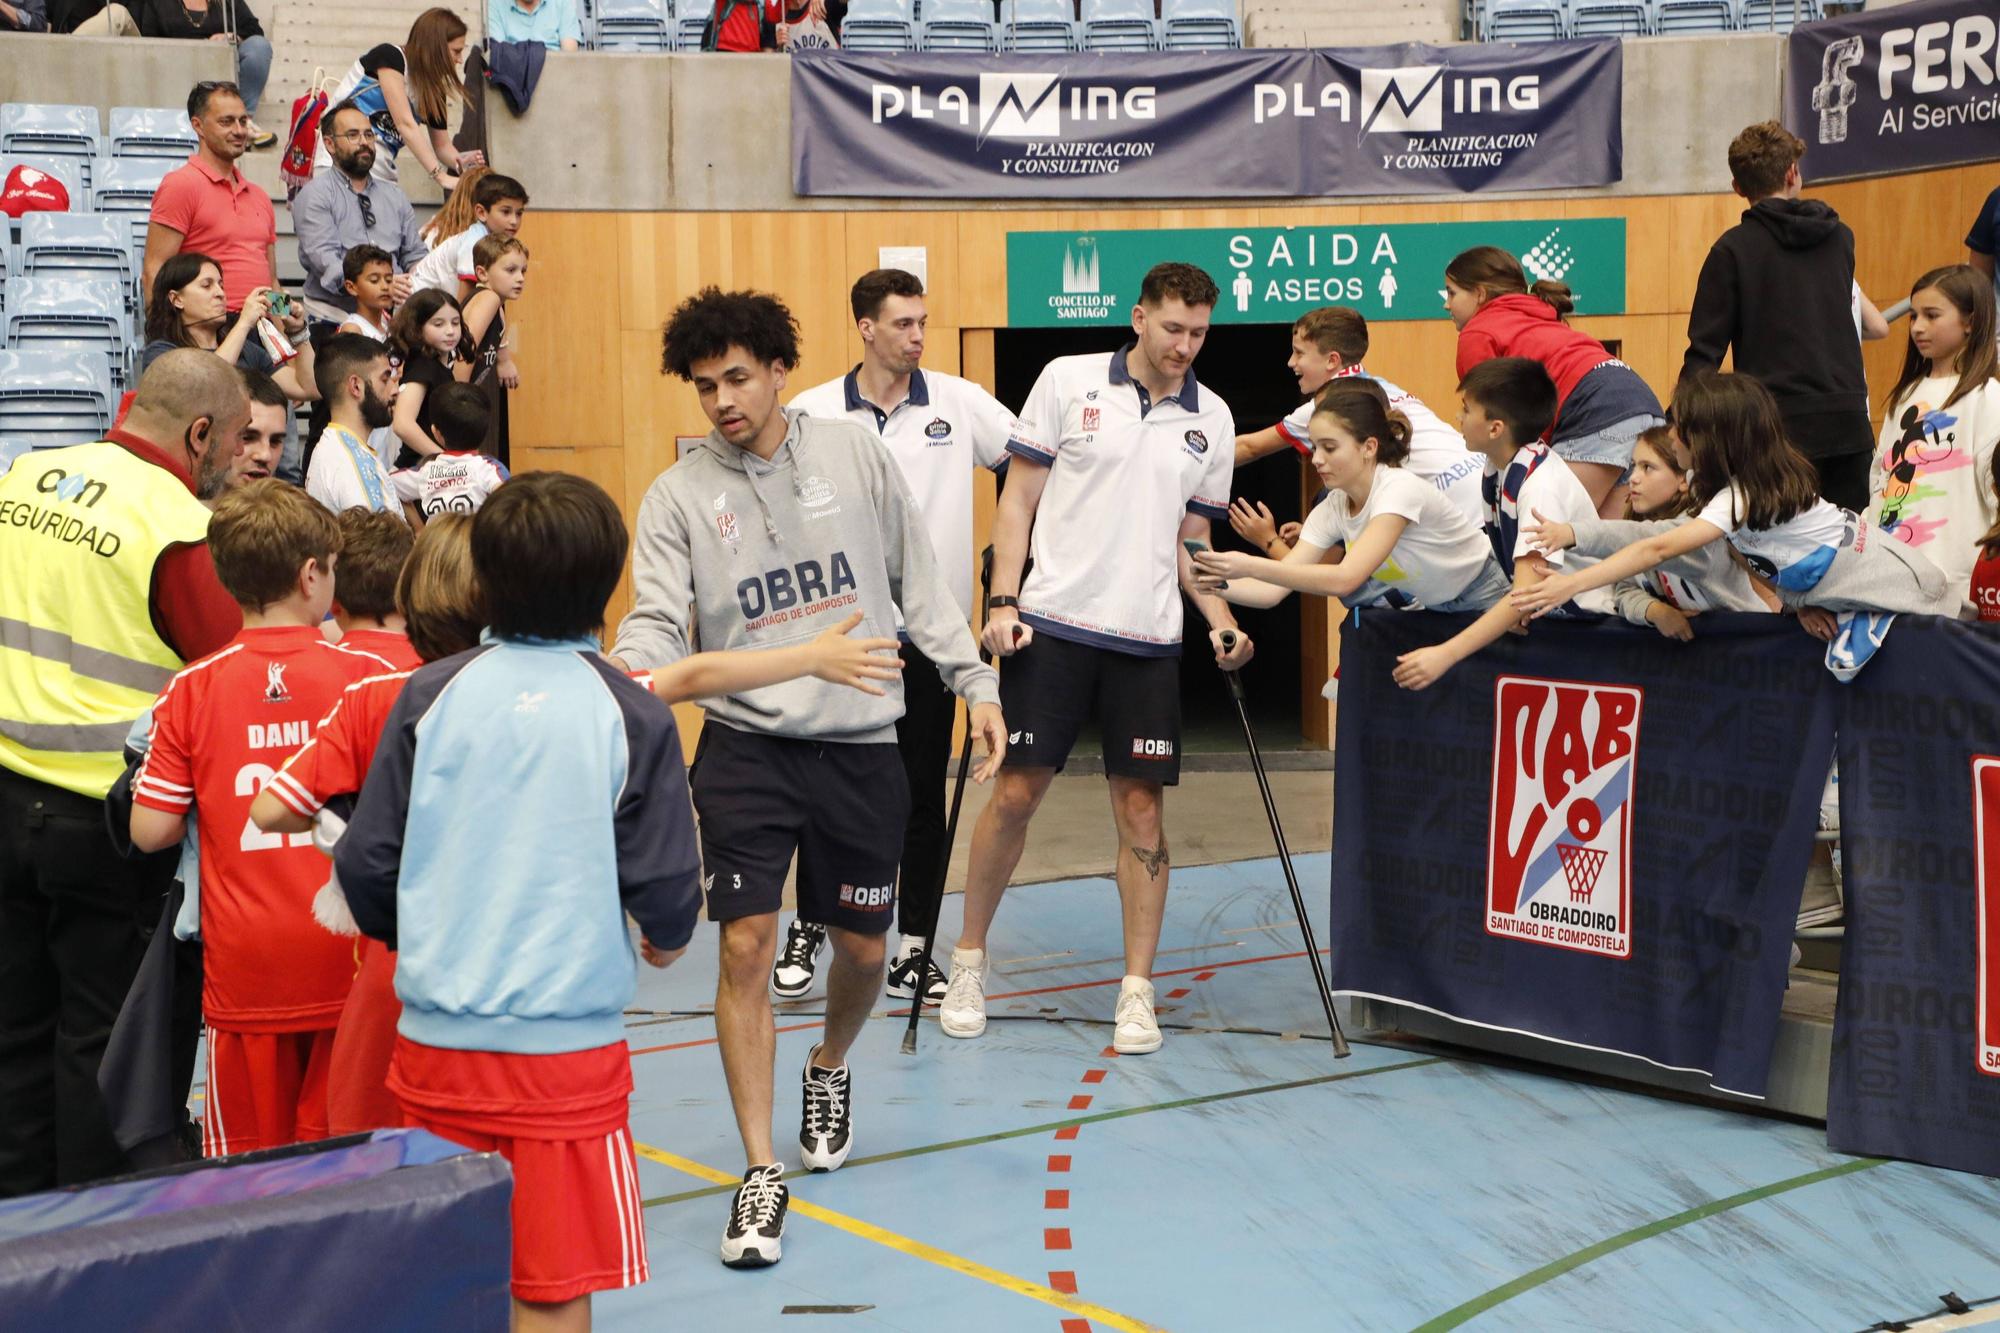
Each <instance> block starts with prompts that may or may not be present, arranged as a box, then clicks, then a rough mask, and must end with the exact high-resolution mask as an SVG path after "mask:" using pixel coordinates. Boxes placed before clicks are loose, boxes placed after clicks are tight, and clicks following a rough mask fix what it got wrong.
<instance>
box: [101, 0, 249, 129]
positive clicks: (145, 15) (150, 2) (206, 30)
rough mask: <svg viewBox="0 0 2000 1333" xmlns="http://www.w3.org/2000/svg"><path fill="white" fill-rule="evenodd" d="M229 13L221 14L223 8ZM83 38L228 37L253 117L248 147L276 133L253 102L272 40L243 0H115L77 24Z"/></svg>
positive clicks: (245, 105) (246, 105) (218, 39)
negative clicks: (258, 117)
mask: <svg viewBox="0 0 2000 1333" xmlns="http://www.w3.org/2000/svg"><path fill="white" fill-rule="evenodd" d="M225 10H227V11H228V12H227V13H225V12H224V11H225ZM76 31H77V32H78V33H79V34H81V35H82V36H85V37H180V38H184V39H187V40H191V41H210V42H232V43H234V44H235V47H236V86H237V87H238V88H239V89H241V90H242V93H243V109H244V110H246V111H248V112H249V113H250V115H251V117H252V120H251V122H250V146H251V147H252V148H269V147H270V146H271V145H272V144H274V143H276V142H277V141H278V136H277V135H276V134H274V133H272V132H271V131H270V130H267V129H265V128H263V127H262V126H260V125H259V124H257V122H256V120H255V116H256V115H257V103H258V101H259V100H260V99H262V97H263V96H264V84H265V83H266V81H268V80H269V79H270V77H271V39H270V38H268V37H266V36H265V35H264V25H263V24H261V23H259V22H258V21H257V16H256V15H255V14H252V13H251V12H250V6H248V5H246V4H244V3H243V0H118V3H116V4H110V5H106V6H104V9H103V10H102V12H100V13H97V14H93V15H91V16H90V17H89V18H87V19H84V20H83V21H82V22H80V23H78V24H77V25H76Z"/></svg>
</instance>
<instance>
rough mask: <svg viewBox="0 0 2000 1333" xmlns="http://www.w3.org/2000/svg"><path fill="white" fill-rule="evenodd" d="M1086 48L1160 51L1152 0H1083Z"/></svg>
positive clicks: (1095, 49)
mask: <svg viewBox="0 0 2000 1333" xmlns="http://www.w3.org/2000/svg"><path fill="white" fill-rule="evenodd" d="M1082 27H1083V49H1084V50H1086V51H1157V50H1158V49H1159V47H1160V32H1159V28H1158V26H1157V25H1155V24H1154V22H1153V4H1152V0H1083V24H1082Z"/></svg>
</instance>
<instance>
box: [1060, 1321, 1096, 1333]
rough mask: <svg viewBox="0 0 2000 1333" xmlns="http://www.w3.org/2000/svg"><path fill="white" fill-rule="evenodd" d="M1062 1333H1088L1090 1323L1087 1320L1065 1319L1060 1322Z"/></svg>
mask: <svg viewBox="0 0 2000 1333" xmlns="http://www.w3.org/2000/svg"><path fill="white" fill-rule="evenodd" d="M1062 1333H1090V1321H1089V1320H1088V1319H1065V1320H1063V1321H1062Z"/></svg>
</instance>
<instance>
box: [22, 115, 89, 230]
mask: <svg viewBox="0 0 2000 1333" xmlns="http://www.w3.org/2000/svg"><path fill="white" fill-rule="evenodd" d="M98 138H99V134H98V128H97V108H96V107H94V106H63V105H61V104H58V103H55V102H9V103H7V104H6V105H5V106H0V153H8V154H12V155H14V156H18V157H29V158H37V157H62V158H66V159H68V160H69V161H72V162H75V163H76V164H77V175H78V177H79V178H80V179H81V180H82V182H83V184H84V185H85V186H86V187H87V186H88V185H89V184H90V164H91V163H92V162H93V161H94V160H95V159H96V157H97V144H98ZM82 204H83V201H82V200H75V201H73V205H74V206H75V207H82Z"/></svg>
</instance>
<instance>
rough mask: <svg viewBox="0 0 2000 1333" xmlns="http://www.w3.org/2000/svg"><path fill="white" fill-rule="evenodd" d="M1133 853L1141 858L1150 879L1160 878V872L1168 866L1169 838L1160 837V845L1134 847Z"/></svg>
mask: <svg viewBox="0 0 2000 1333" xmlns="http://www.w3.org/2000/svg"><path fill="white" fill-rule="evenodd" d="M1132 855H1134V856H1136V857H1138V858H1139V864H1140V865H1142V866H1144V867H1146V876H1147V878H1149V879H1158V878H1159V877H1160V872H1161V871H1163V870H1165V869H1166V868H1167V840H1166V839H1165V838H1161V839H1160V845H1159V846H1158V847H1150V848H1149V847H1134V848H1133V849H1132Z"/></svg>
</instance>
